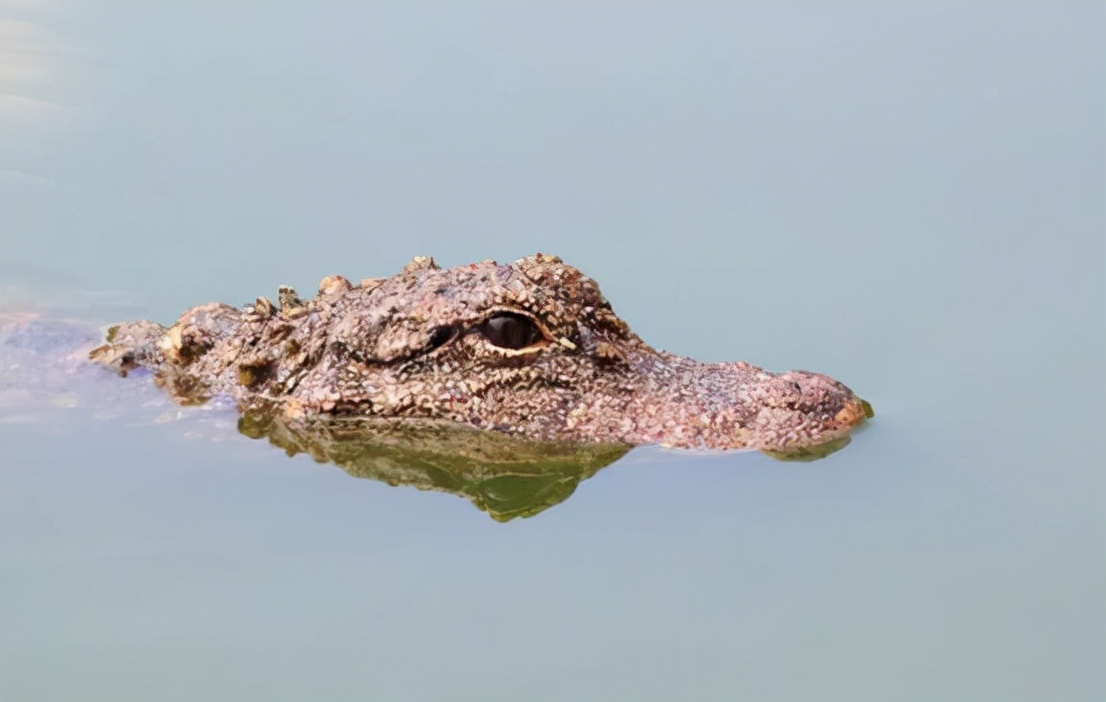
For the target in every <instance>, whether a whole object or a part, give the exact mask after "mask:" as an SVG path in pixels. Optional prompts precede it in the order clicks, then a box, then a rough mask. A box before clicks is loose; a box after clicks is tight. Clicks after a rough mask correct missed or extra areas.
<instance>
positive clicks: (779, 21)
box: [0, 2, 1106, 700]
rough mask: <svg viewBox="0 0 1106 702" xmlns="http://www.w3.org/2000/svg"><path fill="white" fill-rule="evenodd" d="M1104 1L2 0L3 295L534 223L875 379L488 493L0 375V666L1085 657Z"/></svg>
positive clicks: (733, 346)
mask: <svg viewBox="0 0 1106 702" xmlns="http://www.w3.org/2000/svg"><path fill="white" fill-rule="evenodd" d="M1104 20H1106V11H1104V10H1103V8H1102V7H1101V5H1099V4H1094V3H1088V4H1055V5H1053V4H1049V5H1045V4H1039V5H1023V6H1003V7H998V6H995V5H994V4H990V3H980V4H974V5H973V4H960V5H956V6H952V5H947V6H946V5H941V6H928V5H927V6H914V7H910V6H899V5H896V6H894V7H890V6H889V7H877V6H873V5H856V4H845V5H824V4H814V5H805V6H804V5H796V6H788V7H780V6H776V5H769V4H765V5H749V4H732V5H731V4H717V5H698V6H683V5H675V4H674V5H669V6H664V5H647V6H636V7H632V6H628V5H624V4H617V3H612V4H591V5H587V6H584V5H572V6H560V5H525V6H511V5H495V4H490V5H475V4H474V5H468V6H465V7H456V8H455V7H453V6H446V5H442V6H435V5H420V6H416V7H408V6H405V5H398V4H397V5H386V4H371V5H370V4H367V3H366V4H358V3H344V4H324V3H310V4H308V3H303V4H298V5H293V4H279V5H278V4H271V3H270V4H264V5H261V4H248V3H230V4H228V3H219V4H205V3H187V4H185V3H162V4H143V5H130V4H128V5H123V4H109V3H105V4H99V3H86V2H81V3H75V2H36V3H27V2H7V3H5V4H4V6H3V8H0V286H2V290H0V307H3V309H4V311H28V310H34V311H38V312H40V313H42V314H43V315H45V316H47V317H52V318H57V319H69V320H77V321H79V322H81V323H84V324H89V325H99V324H106V323H108V322H110V321H112V320H115V319H120V318H140V317H144V318H154V319H158V320H162V321H170V320H172V319H174V318H175V317H176V315H177V314H179V313H180V312H181V311H182V310H183V309H185V308H186V307H189V306H191V305H194V304H197V303H200V302H206V301H211V300H223V301H227V302H231V303H241V302H246V301H249V300H252V299H253V298H254V297H256V296H257V295H260V294H264V295H268V296H270V297H272V296H273V295H274V294H275V291H276V287H277V286H278V285H279V284H282V283H289V284H292V285H295V286H297V287H299V288H300V289H303V290H311V289H313V287H314V285H315V283H316V282H317V281H318V279H319V278H321V277H323V276H324V275H328V274H331V273H341V274H343V275H346V276H347V277H349V278H351V279H358V278H361V277H368V276H382V275H390V274H392V273H395V272H397V271H398V270H399V268H400V267H401V266H402V265H403V263H404V262H405V261H406V260H408V259H409V258H410V257H412V256H414V255H433V256H435V257H436V258H437V260H438V261H439V263H441V264H443V265H456V264H461V263H466V262H469V261H473V260H481V259H485V258H496V259H499V260H511V259H513V258H517V257H519V256H523V255H527V254H531V253H534V252H535V251H542V252H546V253H555V254H558V255H560V256H562V257H563V258H565V260H566V261H568V262H569V263H572V264H574V265H576V266H578V267H579V268H581V269H582V270H583V271H585V272H586V273H588V274H589V275H591V276H593V277H595V278H596V279H597V280H598V281H599V282H600V284H601V285H602V288H603V290H604V292H605V294H606V295H607V297H608V298H609V299H610V300H611V302H612V304H613V305H614V308H615V310H616V311H617V312H618V313H619V314H620V315H621V316H622V317H623V318H624V319H626V320H627V321H628V322H629V323H630V325H631V326H632V327H633V328H634V330H635V331H636V332H637V333H639V334H640V335H641V336H642V337H643V338H645V339H646V340H647V341H649V342H650V343H652V344H654V345H656V346H658V347H660V348H664V349H667V350H671V351H675V352H679V353H683V354H687V355H691V356H695V357H697V358H701V359H704V360H723V359H737V358H741V359H744V360H749V361H751V362H754V363H757V364H759V365H763V366H766V367H768V368H771V369H776V370H782V369H785V368H793V367H800V368H809V369H812V370H818V371H821V372H825V373H828V374H830V375H833V376H834V377H837V378H840V379H841V380H843V381H845V382H846V383H848V384H849V385H850V386H852V387H853V388H854V389H856V390H857V391H858V392H859V393H860V394H861V395H863V396H864V397H866V398H867V399H869V400H870V401H871V402H872V403H873V404H874V405H875V408H876V411H877V417H876V420H875V421H874V422H872V423H871V425H870V426H869V427H867V428H866V429H865V430H864V431H862V432H860V433H859V434H858V435H857V436H856V438H855V440H854V441H853V443H852V444H851V445H850V446H848V447H847V448H845V449H844V450H842V451H840V452H838V453H835V454H833V455H832V456H830V457H828V458H826V459H824V460H821V461H817V462H814V463H803V464H795V463H780V462H777V461H774V460H772V459H770V458H768V457H765V456H762V455H760V454H756V453H740V454H725V455H709V456H699V455H689V454H684V453H676V452H668V451H663V450H660V449H655V448H643V449H635V450H634V451H631V452H630V453H629V454H628V455H627V456H626V457H624V458H622V459H621V460H619V461H617V462H615V463H614V464H613V465H611V466H610V467H607V468H604V469H602V470H600V471H599V472H598V473H596V474H595V475H594V476H592V477H590V478H587V479H586V480H583V482H581V483H580V484H579V486H578V487H577V488H576V490H575V492H574V493H573V494H572V496H571V497H569V498H568V499H566V500H564V501H563V502H561V503H559V504H557V505H556V506H554V507H551V508H549V509H547V510H545V511H543V512H541V513H540V514H538V515H536V516H534V517H532V518H528V519H522V518H520V519H514V520H511V521H508V522H506V523H499V522H497V521H495V520H493V519H489V518H488V516H487V515H486V514H485V513H483V512H481V511H479V510H477V509H475V508H474V507H473V505H472V504H471V503H470V502H469V501H467V500H465V499H460V498H458V497H457V496H455V495H450V494H445V493H440V492H425V491H418V490H415V489H412V488H397V487H390V486H388V485H386V484H384V483H382V482H378V481H373V480H358V479H354V478H351V477H350V476H349V475H348V474H346V473H345V472H343V471H341V470H339V469H337V468H335V467H333V466H326V465H320V464H316V463H315V462H314V461H312V460H311V459H310V458H309V457H307V456H303V455H298V456H296V457H294V458H288V457H287V456H285V454H284V453H283V452H282V451H280V450H279V449H277V448H274V447H272V446H271V445H269V444H268V442H266V441H260V440H250V439H248V438H246V437H244V436H242V435H241V434H239V433H238V431H237V430H236V422H237V417H236V416H235V414H234V413H233V411H232V410H230V409H228V408H226V407H208V408H200V409H182V408H177V407H174V406H173V405H171V404H170V403H168V402H167V401H166V400H165V399H164V398H163V397H161V396H160V395H159V394H158V393H157V392H156V391H155V390H153V388H151V387H150V386H149V384H148V382H145V383H144V382H143V380H142V379H141V378H128V379H126V380H119V379H115V378H106V377H103V376H100V377H98V378H95V379H93V380H88V379H85V380H80V381H77V380H72V381H71V380H70V379H68V377H67V376H64V375H63V376H50V380H49V382H47V383H46V384H45V385H43V386H39V387H38V389H37V390H36V391H35V392H34V393H32V394H31V395H29V396H25V397H23V404H19V403H9V404H7V405H0V408H2V409H3V413H0V459H2V461H0V465H2V467H0V660H3V661H5V665H4V666H3V667H4V674H3V675H0V698H3V699H26V700H33V699H43V700H45V699H64V698H75V697H80V698H81V699H112V700H116V699H143V700H173V699H181V700H186V699H210V700H234V699H271V700H280V699H288V700H293V699H306V698H309V697H319V696H322V697H325V698H327V699H335V700H337V699H473V700H476V699H480V700H487V699H511V700H516V699H549V700H553V699H567V700H576V699H635V700H638V699H719V700H721V699H727V700H729V699H880V700H883V699H900V700H905V699H921V700H929V699H1002V700H1016V699H1026V700H1037V699H1072V700H1075V699H1086V700H1091V699H1101V698H1102V697H1103V696H1106V672H1104V669H1103V667H1102V661H1103V660H1104V659H1106V601H1104V600H1103V598H1102V594H1101V593H1102V592H1106V555H1104V554H1106V523H1104V522H1106V519H1104V514H1103V512H1104V509H1103V505H1104V498H1106V484H1104V483H1106V481H1104V478H1103V471H1102V457H1101V447H1100V445H1099V443H1098V438H1099V436H1100V434H1101V431H1102V427H1103V425H1104V420H1106V411H1104V409H1103V404H1102V396H1101V393H1102V391H1103V390H1104V389H1106V377H1104V371H1103V368H1104V367H1106V364H1104V363H1103V361H1104V360H1106V251H1104V248H1106V206H1104V198H1103V195H1104V193H1106V127H1104V125H1106V80H1103V78H1104V76H1103V70H1102V66H1103V65H1106V39H1104V35H1103V32H1102V27H1103V22H1104ZM7 371H8V372H11V369H10V368H9V369H7ZM9 377H15V376H14V375H12V376H9ZM21 377H22V378H23V380H26V376H25V375H24V376H21ZM11 382H14V381H11ZM70 382H73V383H93V384H94V385H92V386H91V388H92V390H93V392H91V393H89V392H87V391H88V390H89V388H90V386H89V385H80V386H79V389H80V390H82V393H78V394H81V395H82V396H83V397H84V398H85V400H84V401H83V402H82V401H74V399H73V392H72V391H71V390H67V383H70ZM89 395H91V396H92V397H100V398H106V399H101V401H98V402H94V401H91V400H89V399H88V396H89Z"/></svg>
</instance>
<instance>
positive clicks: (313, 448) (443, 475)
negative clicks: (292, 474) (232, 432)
mask: <svg viewBox="0 0 1106 702" xmlns="http://www.w3.org/2000/svg"><path fill="white" fill-rule="evenodd" d="M238 430H239V431H240V432H242V433H243V434H245V435H246V436H249V437H250V438H254V439H260V438H268V439H269V442H270V443H272V444H273V445H275V446H279V447H280V448H283V449H284V450H285V452H286V453H287V454H288V455H289V456H294V455H296V454H299V453H306V454H309V455H310V456H312V457H313V458H314V459H315V460H316V461H319V462H320V463H333V464H335V465H336V466H338V467H339V468H341V469H342V470H344V471H346V472H347V473H349V474H350V475H352V476H353V477H355V478H371V479H373V480H379V481H381V482H384V483H387V484H388V485H410V486H413V487H416V488H418V489H420V490H438V491H440V492H448V493H452V494H454V495H459V496H461V497H464V498H466V499H468V500H469V501H471V502H472V503H473V504H474V505H476V507H478V508H479V509H481V510H483V511H485V512H487V513H488V515H489V516H491V518H492V519H495V520H496V521H500V522H506V521H509V520H511V519H514V518H515V517H531V516H533V515H535V514H538V513H539V512H542V511H544V510H546V509H549V508H550V507H552V506H553V505H556V504H559V503H561V502H563V501H564V500H566V499H568V497H569V496H570V495H571V494H572V493H573V492H575V490H576V486H577V485H578V484H579V483H580V481H582V480H586V479H587V478H590V477H591V476H593V475H595V474H596V473H597V472H599V470H601V469H602V468H605V467H606V466H608V465H610V464H611V463H614V462H615V461H617V460H618V459H619V458H621V457H622V456H624V455H625V454H626V452H627V451H629V450H630V446H627V445H624V444H581V443H571V442H538V441H527V440H525V439H520V438H517V437H513V436H509V435H506V434H499V433H496V432H489V431H480V430H477V429H473V428H471V427H466V426H463V425H458V424H453V423H450V422H441V421H434V420H412V419H404V420H402V421H399V420H379V419H364V418H341V419H329V420H325V421H311V422H289V421H284V420H282V419H279V418H272V417H262V416H256V415H244V416H243V417H242V418H241V419H240V420H239V422H238Z"/></svg>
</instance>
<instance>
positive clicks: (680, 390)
mask: <svg viewBox="0 0 1106 702" xmlns="http://www.w3.org/2000/svg"><path fill="white" fill-rule="evenodd" d="M91 357H92V358H93V359H94V360H96V361H98V362H100V363H102V364H104V365H107V366H109V367H112V368H114V369H116V370H117V371H120V372H126V371H127V370H129V369H131V368H135V367H145V368H148V369H150V370H151V371H153V373H154V377H155V379H156V381H157V383H158V384H159V385H160V386H161V387H163V388H165V389H166V390H167V391H168V392H169V393H170V394H171V395H172V396H173V397H174V398H175V399H176V400H177V401H180V402H183V403H188V404H193V403H195V402H197V401H204V400H206V399H208V398H210V397H212V396H217V395H226V396H230V397H233V398H235V400H236V401H237V402H238V404H239V406H240V407H241V409H242V410H243V411H250V412H251V413H254V414H256V413H258V412H260V413H269V414H272V415H274V416H277V415H279V416H280V417H281V418H282V419H283V420H291V421H298V420H311V419H314V418H318V417H326V416H347V415H348V416H365V417H371V416H378V417H421V418H431V419H446V420H451V421H454V422H459V423H461V424H466V425H469V426H473V427H478V428H483V429H489V430H494V431H499V432H505V433H508V434H514V435H519V436H523V437H527V438H533V439H540V440H547V441H550V440H552V441H556V440H570V441H585V442H601V443H622V444H631V445H633V444H648V443H655V444H662V445H665V446H672V447H680V448H706V449H739V448H758V449H762V450H766V451H789V450H794V449H801V448H804V447H809V446H815V445H819V444H824V443H826V442H830V441H835V440H839V439H841V438H842V437H844V436H846V435H847V434H848V432H849V431H850V430H851V429H852V428H853V427H855V426H856V425H858V424H860V423H861V422H862V421H864V419H865V417H867V416H870V415H871V408H870V406H868V404H867V403H866V402H864V401H863V400H861V399H860V398H858V397H857V396H856V395H855V394H853V392H852V391H851V390H849V389H848V388H847V387H845V386H844V385H842V384H841V383H838V382H837V381H835V380H833V379H831V378H829V377H827V376H824V375H820V374H817V373H809V372H806V371H788V372H786V373H778V374H776V373H769V372H767V371H764V370H762V369H760V368H757V367H756V366H752V365H750V364H748V363H744V362H731V363H715V364H709V363H699V362H697V361H694V360H692V359H689V358H683V357H681V356H676V355H673V354H670V353H665V352H661V351H656V350H654V349H652V348H651V347H649V346H648V345H647V344H645V343H644V342H643V341H642V340H641V339H639V338H638V337H637V336H636V335H635V334H634V333H633V332H631V331H630V329H629V327H627V326H626V324H625V322H623V321H622V320H621V319H619V318H618V317H617V316H616V315H615V313H614V312H613V311H612V310H611V307H610V305H609V304H608V302H607V301H606V299H605V298H604V297H603V295H602V294H601V293H600V292H599V286H598V285H597V284H596V283H595V281H593V280H592V279H591V278H588V277H587V276H585V275H583V274H582V273H581V272H580V271H578V270H576V269H575V268H573V267H571V266H568V265H566V264H564V263H563V262H562V261H561V260H560V259H559V258H556V257H552V256H543V255H541V254H538V255H536V256H531V257H529V258H524V259H521V260H519V261H516V262H515V263H513V264H510V265H498V264H496V263H495V262H494V261H484V262H481V263H473V264H469V265H465V266H458V267H456V268H449V269H445V270H443V269H441V268H439V267H438V266H437V265H435V264H434V261H433V259H430V258H424V257H419V258H416V259H414V260H413V261H411V262H410V263H408V264H407V265H406V266H405V267H404V268H403V271H402V272H400V273H399V275H396V276H394V277H392V278H385V279H373V278H369V279H365V280H362V281H361V283H360V284H359V285H358V286H354V285H352V284H351V283H350V282H349V281H348V280H346V279H345V278H343V277H341V276H330V277H328V278H325V279H324V280H323V281H322V283H321V284H320V289H319V293H318V294H317V295H316V297H315V298H313V299H310V300H306V301H304V300H301V299H300V298H299V297H298V296H297V295H296V292H295V291H294V290H292V289H291V288H288V287H286V286H285V287H282V288H281V289H280V294H279V308H278V307H277V306H274V305H273V303H271V302H270V301H268V300H266V299H265V298H258V299H257V302H255V303H254V304H253V305H247V306H246V307H243V308H235V307H230V306H228V305H223V304H218V303H214V304H208V305H201V306H199V307H194V308H192V309H191V310H188V311H187V312H185V313H184V315H182V316H181V318H180V319H179V320H178V321H177V323H176V324H174V325H173V326H171V327H169V328H165V327H162V326H161V325H158V324H154V323H152V322H146V321H139V322H131V323H127V324H122V325H120V326H119V327H117V328H116V329H115V330H114V331H113V332H112V334H111V335H110V336H109V340H108V343H107V344H105V345H104V346H101V347H100V348H98V349H96V350H95V351H93V352H92V354H91Z"/></svg>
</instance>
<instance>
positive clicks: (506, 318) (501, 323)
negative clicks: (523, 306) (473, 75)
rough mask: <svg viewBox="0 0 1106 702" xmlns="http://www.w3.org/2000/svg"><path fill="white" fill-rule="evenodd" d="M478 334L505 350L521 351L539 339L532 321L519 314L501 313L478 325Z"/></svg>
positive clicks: (538, 332)
mask: <svg viewBox="0 0 1106 702" xmlns="http://www.w3.org/2000/svg"><path fill="white" fill-rule="evenodd" d="M480 333H481V334H483V335H484V338H486V339H487V340H488V341H490V342H492V343H493V344H495V345H496V346H500V347H502V348H505V349H521V348H524V347H526V346H529V345H530V344H532V343H534V342H535V341H537V340H539V339H540V338H541V332H540V331H538V328H537V327H536V326H535V325H534V323H533V322H532V321H530V320H529V319H527V318H526V317H524V316H522V315H520V314H510V313H503V314H497V315H496V316H494V317H492V318H490V319H488V320H487V321H485V322H484V323H483V324H481V325H480Z"/></svg>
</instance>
